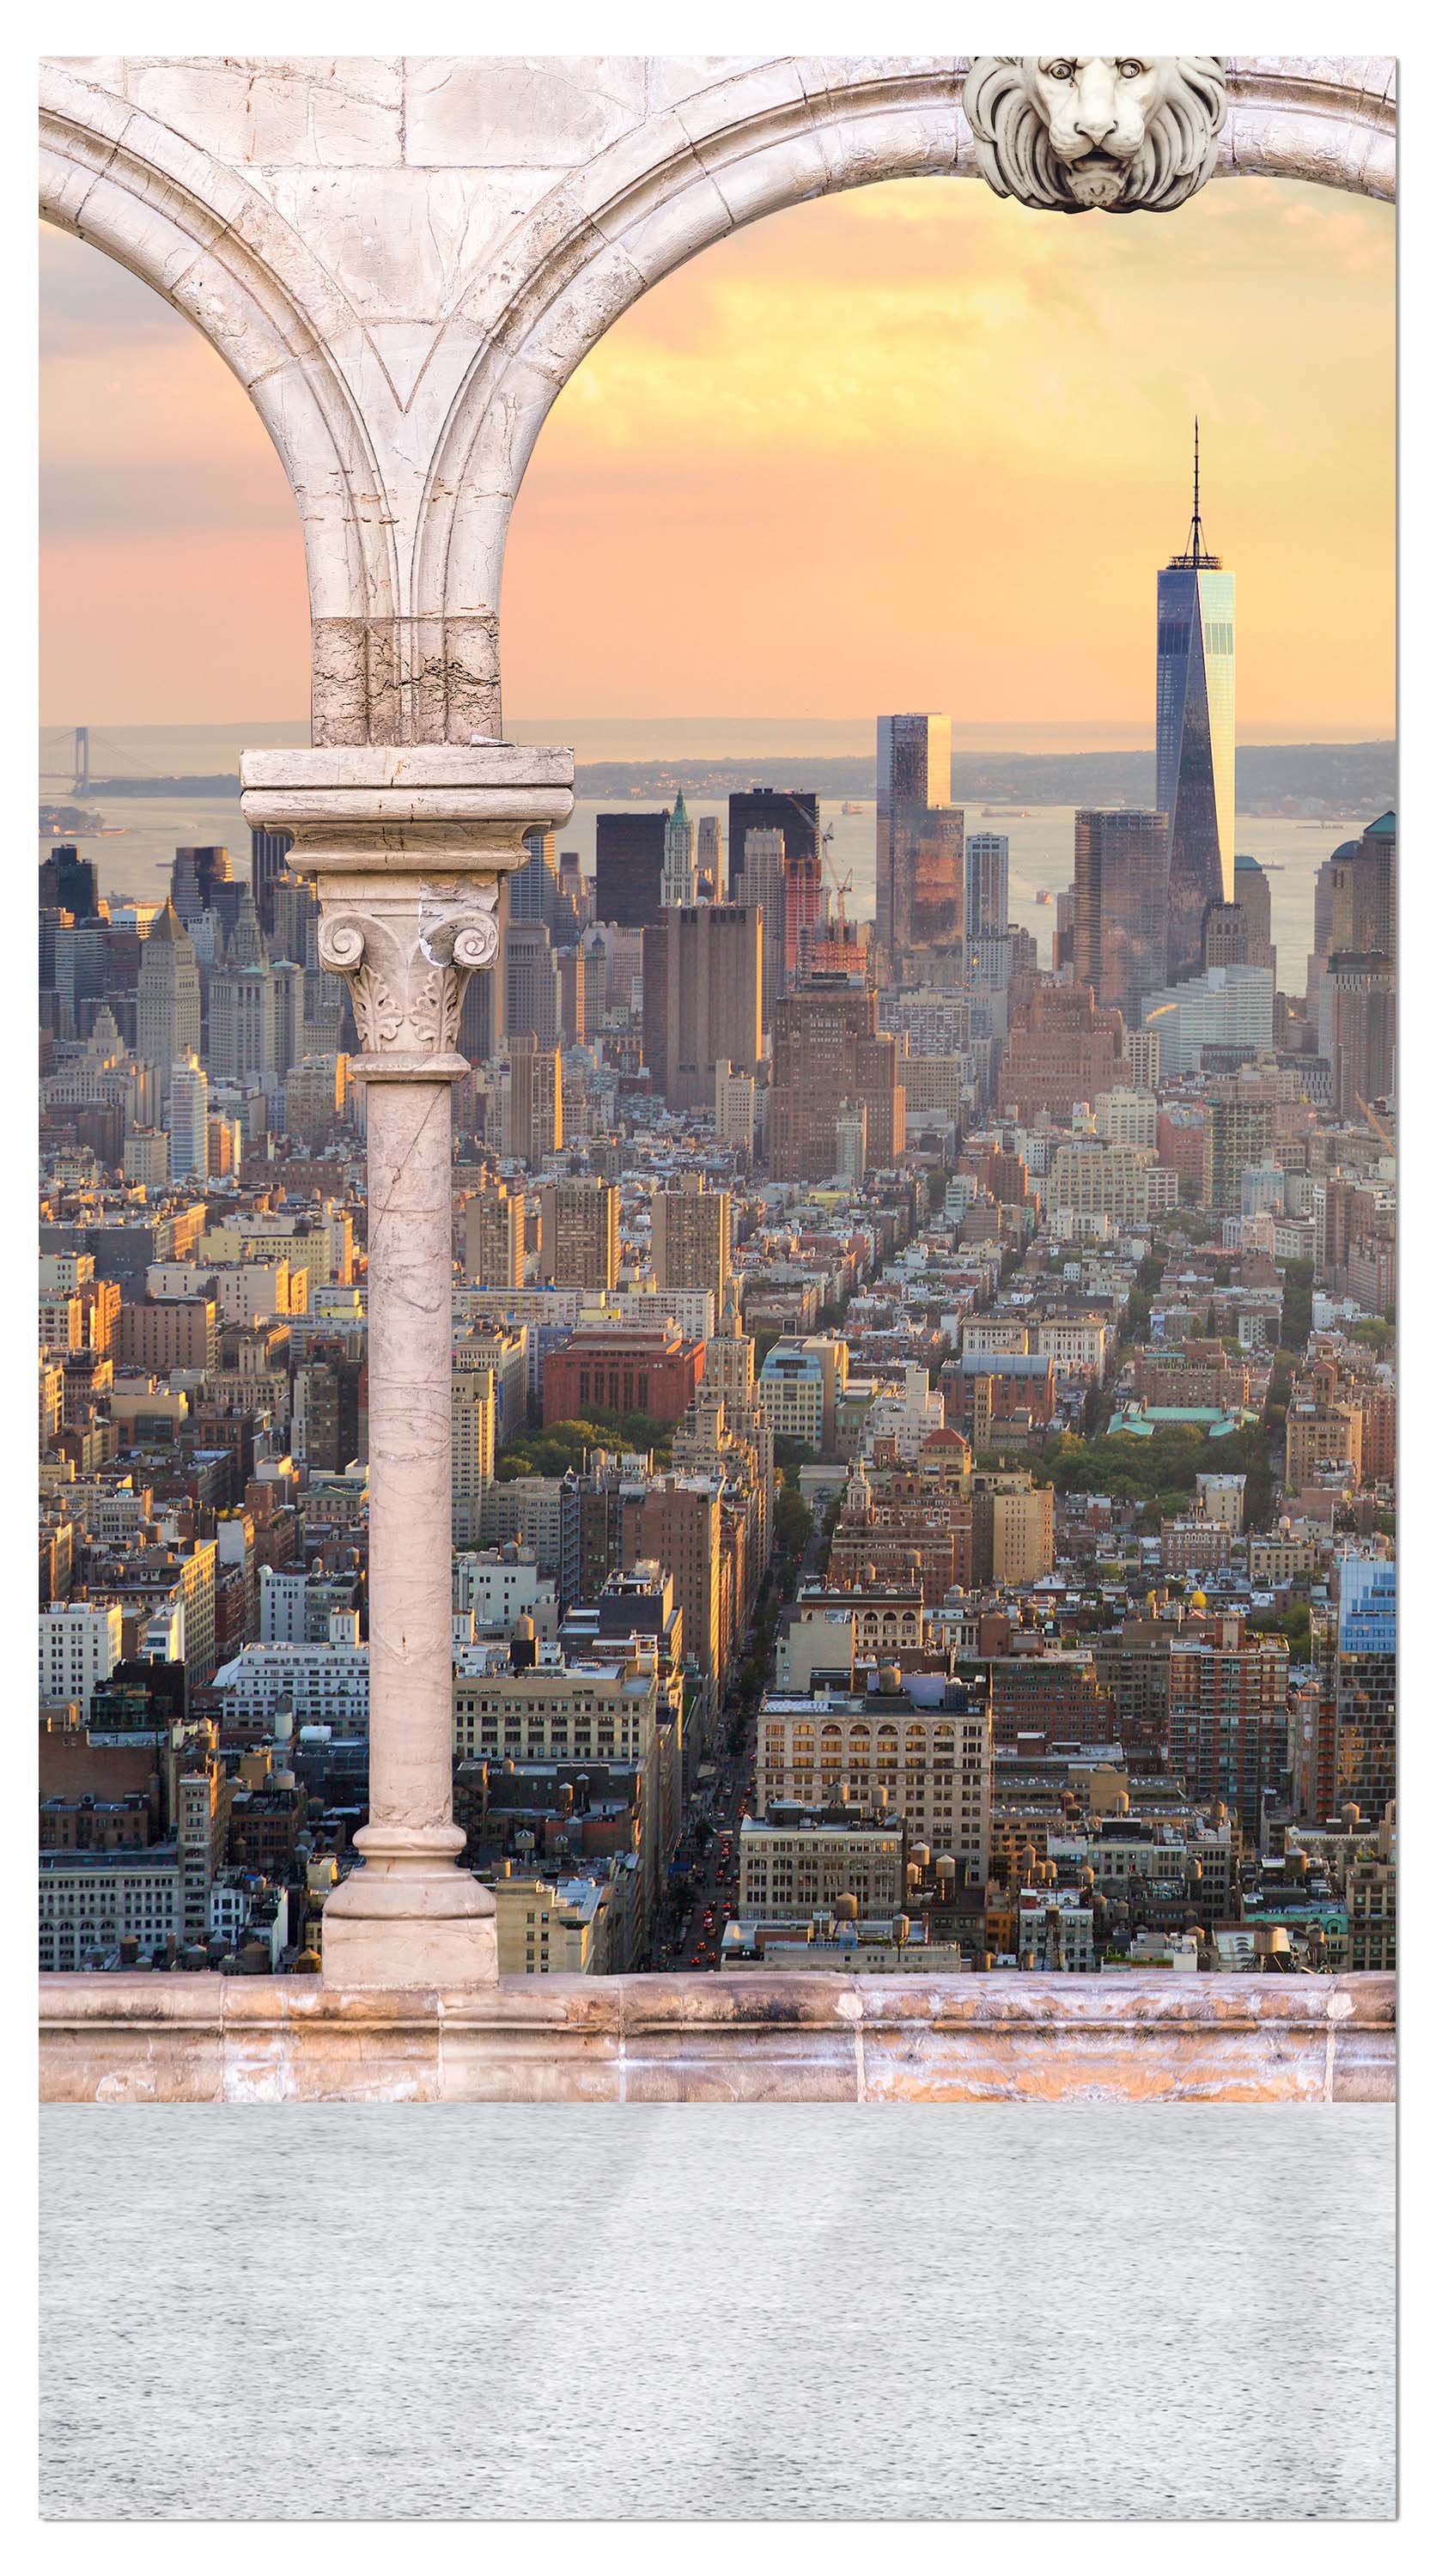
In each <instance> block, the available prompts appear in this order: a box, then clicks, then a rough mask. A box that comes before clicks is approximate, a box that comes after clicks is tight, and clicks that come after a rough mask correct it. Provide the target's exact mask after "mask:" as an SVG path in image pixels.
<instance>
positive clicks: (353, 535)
mask: <svg viewBox="0 0 1436 2576" xmlns="http://www.w3.org/2000/svg"><path fill="white" fill-rule="evenodd" d="M1226 68H1227V77H1228V94H1229V100H1230V114H1229V118H1228V121H1227V125H1226V128H1225V130H1224V132H1223V134H1222V136H1221V143H1220V157H1219V160H1218V164H1217V172H1216V175H1217V176H1218V177H1224V178H1240V177H1245V176H1252V175H1257V176H1274V177H1279V178H1295V179H1306V180H1314V181H1318V182H1320V183H1321V184H1323V185H1326V186H1330V187H1338V188H1346V189H1351V190H1355V191H1358V192H1360V193H1363V194H1366V195H1369V196H1376V197H1387V198H1389V197H1391V196H1392V195H1393V194H1394V171H1395V65H1394V63H1393V62H1391V61H1389V60H1386V59H1377V58H1373V57H1359V58H1350V59H1329V58H1320V59H1316V58H1312V59H1307V58H1292V57H1253V58H1249V59H1236V58H1232V59H1230V60H1229V61H1228V63H1227V67H1226ZM967 70H968V58H967V57H963V56H948V57H941V58H939V57H863V58H856V59H839V58H829V57H818V58H809V59H801V58H797V57H789V56H783V57H777V58H772V59H767V60H763V59H757V58H723V59H718V60H704V59H700V58H695V57H692V56H678V57H671V56H659V57H649V58H640V57H617V56H592V57H584V58H548V59H544V58H536V57H520V56H491V57H484V56H476V57H461V58H449V57H434V56H406V57H394V58H378V57H374V58H368V57H351V58H348V59H344V58H340V59H317V58H302V59H293V58H287V57H248V58H247V57H234V56H225V57H218V58H213V59H205V58H202V57H185V58H164V57H156V56H150V55H117V56H103V57H91V58H84V59H76V60H70V61H65V62H52V63H47V64H45V65H44V66H42V112H41V133H42V161H41V210H42V212H43V213H44V214H45V215H46V216H47V217H48V218H49V220H50V221H52V222H54V223H57V224H59V225H62V226H63V227H65V228H66V229H67V230H69V231H71V232H74V233H77V234H79V235H80V236H81V237H82V238H83V239H85V240H88V241H93V242H94V243H95V244H96V245H97V246H98V247H99V248H101V249H103V250H106V251H108V252H110V254H111V255H112V256H113V257H114V258H116V259H118V260H120V261H121V262H122V263H123V264H124V265H125V266H126V267H128V268H130V269H132V270H134V271H135V273H136V274H137V275H139V276H141V277H143V278H145V279H146V280H147V281H148V283H149V284H150V285H152V286H153V287H155V288H156V290H157V291H158V292H159V293H160V294H161V295H163V296H165V297H166V298H167V299H168V301H169V302H171V303H172V304H174V305H176V306H177V307H178V309H179V310H180V311H181V312H184V313H186V314H187V315H188V316H189V318H190V320H191V321H193V323H194V324H195V326H196V328H197V329H198V330H200V331H202V332H203V333H204V334H205V336H206V338H207V339H209V340H210V341H211V342H212V344H213V345H214V347H215V348H217V349H218V350H219V352H220V354H221V356H222V357H223V358H224V359H225V361H226V363H227V364H228V365H229V366H230V367H232V368H233V370H234V372H235V373H236V375H238V377H239V378H240V381H241V382H242V383H243V385H244V386H245V388H246V390H247V392H248V393H249V395H250V397H251V399H252V400H253V402H254V403H255V405H256V406H257V408H258V410H259V411H260V413H261V415H262V417H263V419H264V422H265V426H266V428H267V429H268V431H269V433H270V436H271V438H272V439H273V441H274V444H275V446H276V448H277V449H278V451H279V455H280V457H281V460H282V461H283V464H284V467H285V470H286V473H287V474H288V477H289V481H290V484H291V487H292V489H293V491H294V495H295V500H296V504H297V506H298V509H299V513H300V518H301V521H302V524H303V529H304V539H305V550H306V559H307V565H308V578H309V597H310V612H311V620H312V629H313V654H312V671H313V681H312V710H311V720H312V738H313V741H314V742H315V744H316V745H334V746H340V745H360V744H366V743H367V744H386V745H390V744H404V743H428V744H437V743H444V742H448V743H455V744H466V743H471V742H472V741H473V740H474V739H475V737H476V736H478V737H490V738H492V737H494V736H498V735H501V733H502V720H501V712H500V698H499V632H498V608H499V593H500V583H501V578H502V570H503V555H504V545H505V540H506V536H507V532H508V523H509V517H510V513H511V511H512V507H513V501H514V496H515V493H516V492H517V489H518V486H519V482H520V480H521V478H522V475H523V472H524V468H525V466H526V465H527V462H528V459H529V456H530V454H531V453H532V450H533V446H534V442H535V440H536V438H537V436H538V433H539V430H540V428H541V427H542V425H543V422H544V419H545V418H546V416H547V414H548V411H549V409H550V406H551V405H552V403H553V401H554V400H555V397H556V396H557V394H558V393H559V392H560V390H561V389H562V387H563V386H564V385H565V384H566V383H567V381H568V379H569V377H570V376H571V375H572V374H573V372H574V370H575V369H576V368H577V367H578V366H579V364H580V363H581V361H582V360H583V358H584V357H585V356H586V355H587V353H588V351H589V350H590V349H591V348H592V347H593V346H594V343H595V342H596V341H597V340H598V339H599V338H600V337H601V336H602V334H603V332H604V331H605V330H607V328H608V326H609V324H610V323H611V322H613V321H615V320H616V319H617V317H618V315H619V314H620V313H622V312H624V311H625V310H626V309H627V307H628V306H629V305H630V304H632V303H634V302H635V301H636V300H637V298H638V297H639V296H640V295H642V294H643V293H644V291H645V289H646V288H647V287H649V286H651V285H653V284H654V283H655V282H656V281H657V280H658V279H659V278H661V277H664V276H666V275H667V274H668V272H669V271H670V270H672V269H674V268H676V267H678V266H679V265H680V264H681V263H682V262H683V261H684V260H686V259H689V258H691V257H692V256H693V255H694V254H695V253H696V252H698V251H700V250H703V249H705V248H706V247H707V246H708V245H709V243H711V242H715V241H718V240H720V239H721V238H722V237H723V235H724V234H726V233H729V232H732V231H733V230H735V229H736V227H737V226H738V225H740V224H745V223H749V222H751V221H753V220H754V219H755V218H756V217H758V216H760V215H764V214H769V213H772V212H773V211H775V210H776V209H778V208H780V207H783V206H788V205H793V204H796V203H798V202H800V201H802V200H804V199H807V198H811V197H819V196H824V195H828V194H830V193H832V192H834V191H836V190H838V189H843V188H852V187H860V186H864V185H866V184H868V183H870V182H872V181H875V180H879V179H891V178H912V177H916V176H924V175H926V176H935V177H949V178H973V177H976V176H977V175H978V174H977V166H976V158H975V153H974V148H973V140H972V134H971V130H970V128H969V126H968V122H967V118H966V116H965V114H964V111H963V107H962V86H963V81H964V79H965V77H966V73H967ZM1033 219H1034V220H1041V218H1040V217H1034V218H1033ZM1096 220H1099V221H1100V220H1102V218H1101V217H1100V216H1099V217H1097V218H1096Z"/></svg>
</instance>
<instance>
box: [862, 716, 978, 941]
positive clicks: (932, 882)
mask: <svg viewBox="0 0 1436 2576" xmlns="http://www.w3.org/2000/svg"><path fill="white" fill-rule="evenodd" d="M877 825H878V828H877V888H876V896H877V901H876V911H877V919H876V922H875V924H874V935H875V937H876V940H877V945H878V947H879V949H880V950H881V951H882V953H883V956H884V958H885V959H886V960H887V962H888V965H889V968H890V969H891V968H893V967H896V966H897V965H898V964H899V962H900V960H901V959H902V957H903V955H904V952H905V951H906V950H907V948H908V947H909V946H910V945H911V944H913V943H914V942H916V941H919V940H931V939H942V938H946V939H961V938H962V936H963V934H964V930H965V927H966V923H965V919H964V907H963V882H962V880H963V846H962V843H963V817H962V810H961V808H960V807H958V806H954V804H953V801H952V721H951V718H950V717H948V716H936V715H908V716H879V718H878V816H877ZM1004 927H1005V925H1004Z"/></svg>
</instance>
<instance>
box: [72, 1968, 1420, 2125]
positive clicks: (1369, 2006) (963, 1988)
mask: <svg viewBox="0 0 1436 2576" xmlns="http://www.w3.org/2000/svg"><path fill="white" fill-rule="evenodd" d="M1395 1985H1396V1981H1395V1978H1394V1977H1390V1976H1376V1975H1371V1976H1344V1977H1312V1976H1305V1975H1293V1976H1287V1975H1266V1976H1240V1977H1238V1976H1233V1977H1223V1976H1205V1975H1203V1976H1185V1975H1173V1974H1170V1973H1166V1972H1159V1973H1155V1974H1147V1975H1128V1974H1125V1973H1124V1974H1119V1975H1111V1976H1098V1977H1077V1976H1060V1975H1050V1974H1044V1975H1022V1974H1009V1973H997V1974H992V1975H986V1976H982V1975H972V1976H958V1977H951V1976H949V1977H923V1976H920V1975H905V1976H902V1977H875V1976H873V1977H870V1976H845V1975H842V1974H839V1973H836V1972H833V1973H822V1974H811V1973H809V1974H804V1973H793V1974H767V1973H764V1972H762V1971H752V1972H749V1971H745V1972H744V1973H743V1974H741V1975H733V1976H707V1975H704V1976H644V1977H596V1978H590V1977H552V1978H550V1977H509V1978H501V1979H499V1980H498V1981H497V1982H496V1983H494V1984H491V1985H488V1986H479V1987H474V1986H470V1987H466V1988H463V1989H461V1990H454V1991H451V1992H446V1991H444V1990H441V1989H416V1990H412V1991H411V1990H408V1989H405V1988H394V1989H390V1990H385V1991H374V1990H368V1991H366V1990H363V1989H359V1988H355V1987H344V1988H337V1987H333V1986H330V1985H327V1984H326V1983H325V1982H324V1980H323V1979H322V1978H319V1977H275V1978H270V1977H249V1976H243V1975H229V1976H221V1975H218V1974H215V1973H197V1974H184V1973H178V1974H160V1973H154V1972H149V1973H142V1974H128V1973H124V1972H121V1973H118V1974H100V1975H88V1976H67V1975H59V1976H46V1977H42V1978H41V1980H40V1988H41V1992H40V2026H41V2037H40V2075H41V2093H42V2097H43V2098H44V2099H45V2100H46V2101H51V2102H109V2103H139V2102H282V2101H294V2102H792V2101H800V2102H873V2103H883V2102H1015V2101H1030V2102H1055V2101H1063V2102H1073V2101H1090V2102H1116V2101H1124V2102H1247V2103H1263V2102H1307V2103H1322V2102H1326V2103H1335V2102H1385V2101H1390V2100H1391V2099H1392V2098H1393V2094H1394V2083H1395V2002H1396V1998H1395Z"/></svg>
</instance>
